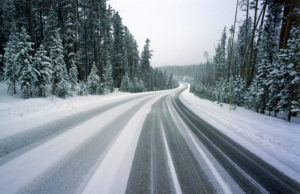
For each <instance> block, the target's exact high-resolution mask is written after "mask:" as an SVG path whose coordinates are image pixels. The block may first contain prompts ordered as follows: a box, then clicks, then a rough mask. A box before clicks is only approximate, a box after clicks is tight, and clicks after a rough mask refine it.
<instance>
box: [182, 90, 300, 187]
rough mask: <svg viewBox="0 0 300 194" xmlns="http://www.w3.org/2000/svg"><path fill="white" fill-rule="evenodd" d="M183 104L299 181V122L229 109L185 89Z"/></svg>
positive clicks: (238, 109) (244, 110)
mask: <svg viewBox="0 0 300 194" xmlns="http://www.w3.org/2000/svg"><path fill="white" fill-rule="evenodd" d="M180 99H181V100H182V101H183V103H184V104H185V105H186V106H187V107H188V108H189V109H191V110H192V111H193V112H195V113H196V114H198V115H199V116H200V117H201V118H203V119H204V120H206V121H207V122H208V123H210V124H212V125H213V126H214V127H216V128H217V129H218V130H220V131H222V132H223V133H224V134H226V135H227V136H229V137H231V138H232V139H233V140H235V141H236V142H238V143H239V144H241V145H242V146H244V147H245V148H247V149H248V150H250V151H252V152H253V153H255V154H256V155H258V156H259V157H260V158H262V159H263V160H265V161H267V162H268V163H270V164H271V165H273V166H274V167H276V168H278V169H279V170H280V171H282V172H283V173H285V174H287V175H288V176H290V177H292V178H293V179H296V180H297V181H298V182H300V124H296V123H289V122H287V121H285V120H282V119H277V118H274V117H269V116H267V115H262V114H258V113H255V112H253V111H250V110H247V109H245V108H242V107H238V108H237V109H236V110H231V111H229V106H228V105H227V104H224V105H223V107H221V106H219V105H218V104H217V103H215V102H211V101H209V100H205V99H200V98H199V97H197V96H195V95H194V94H192V93H190V92H189V88H188V90H185V91H184V92H183V93H182V94H181V96H180Z"/></svg>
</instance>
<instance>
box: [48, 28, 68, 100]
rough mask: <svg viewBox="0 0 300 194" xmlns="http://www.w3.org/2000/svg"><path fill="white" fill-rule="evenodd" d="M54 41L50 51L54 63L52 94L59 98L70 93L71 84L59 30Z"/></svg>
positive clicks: (54, 36) (53, 37)
mask: <svg viewBox="0 0 300 194" xmlns="http://www.w3.org/2000/svg"><path fill="white" fill-rule="evenodd" d="M52 41H53V46H52V48H51V51H50V58H51V60H52V63H53V77H52V79H53V80H52V84H53V85H52V92H53V93H55V94H56V95H58V96H59V97H65V96H66V95H67V94H68V92H69V88H70V84H69V83H68V74H67V68H66V64H65V61H64V55H63V45H62V40H61V38H60V34H59V32H58V30H56V31H55V32H54V35H53V36H52Z"/></svg>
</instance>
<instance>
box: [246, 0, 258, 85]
mask: <svg viewBox="0 0 300 194" xmlns="http://www.w3.org/2000/svg"><path fill="white" fill-rule="evenodd" d="M257 9H258V0H255V12H254V24H256V20H257ZM255 31H256V26H255V25H253V29H252V38H251V43H250V45H251V46H250V54H249V62H248V65H247V82H246V87H248V86H249V85H250V83H251V76H250V74H251V64H252V63H251V60H252V52H253V41H254V37H255Z"/></svg>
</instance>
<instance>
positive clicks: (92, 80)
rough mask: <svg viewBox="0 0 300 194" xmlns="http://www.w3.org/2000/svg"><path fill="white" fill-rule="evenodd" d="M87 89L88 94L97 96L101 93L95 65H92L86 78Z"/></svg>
mask: <svg viewBox="0 0 300 194" xmlns="http://www.w3.org/2000/svg"><path fill="white" fill-rule="evenodd" d="M87 89H88V92H89V93H90V94H99V93H100V92H101V83H100V77H99V76H98V69H97V67H96V65H95V64H93V67H92V70H91V73H90V75H89V76H88V82H87Z"/></svg>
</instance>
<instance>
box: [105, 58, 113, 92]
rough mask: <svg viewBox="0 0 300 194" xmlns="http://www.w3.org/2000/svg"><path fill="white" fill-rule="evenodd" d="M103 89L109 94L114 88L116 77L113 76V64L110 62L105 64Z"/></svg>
mask: <svg viewBox="0 0 300 194" xmlns="http://www.w3.org/2000/svg"><path fill="white" fill-rule="evenodd" d="M103 82H104V83H103V90H104V93H105V94H107V93H109V92H113V90H114V79H113V77H112V66H111V64H110V63H107V64H106V65H105V66H104V73H103Z"/></svg>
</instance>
